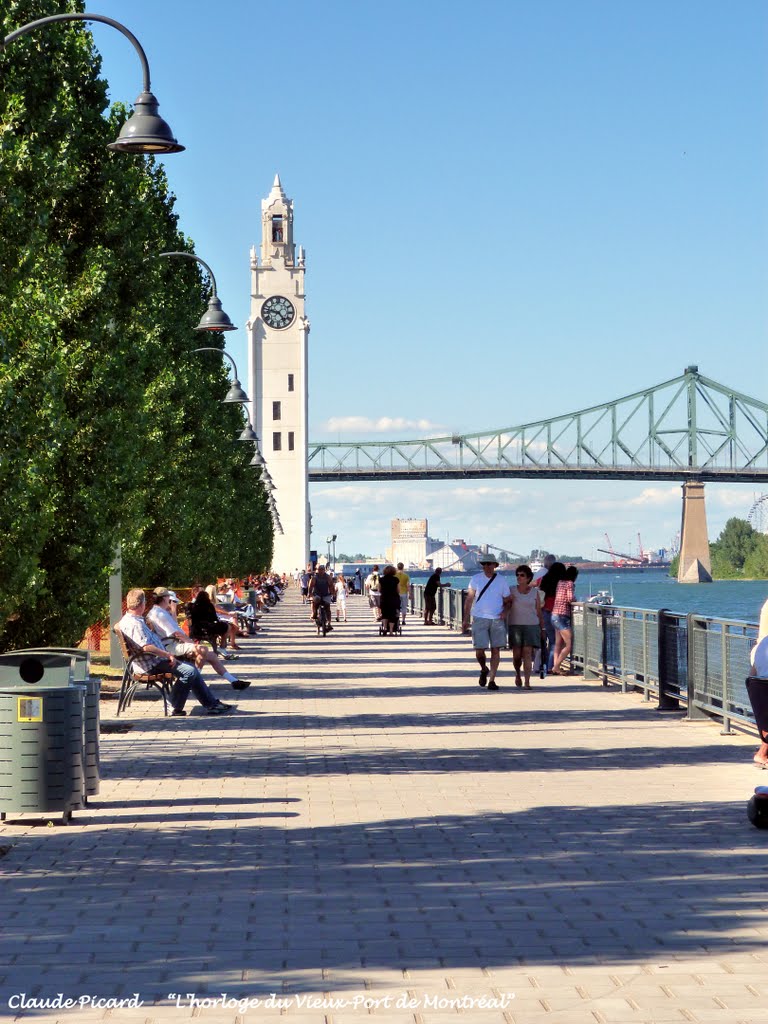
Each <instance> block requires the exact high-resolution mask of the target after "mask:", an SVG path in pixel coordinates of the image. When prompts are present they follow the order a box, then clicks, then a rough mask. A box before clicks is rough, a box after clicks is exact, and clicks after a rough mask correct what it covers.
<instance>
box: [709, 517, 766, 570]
mask: <svg viewBox="0 0 768 1024" xmlns="http://www.w3.org/2000/svg"><path fill="white" fill-rule="evenodd" d="M757 538H758V534H757V532H756V531H755V530H754V529H753V528H752V527H751V526H750V524H749V523H748V522H747V521H746V519H738V518H736V517H735V516H734V517H733V518H732V519H729V520H728V522H727V523H726V524H725V526H724V527H723V531H722V533H721V534H720V536H719V537H718V538H717V540H716V541H715V543H714V544H713V546H712V547H713V549H714V551H715V552H716V554H717V555H718V557H722V559H723V562H724V563H727V564H729V565H731V566H732V567H733V568H734V569H736V570H741V569H742V568H743V567H744V563H745V562H746V560H747V558H748V557H749V556H750V555H751V554H752V552H753V551H754V549H755V545H756V543H757Z"/></svg>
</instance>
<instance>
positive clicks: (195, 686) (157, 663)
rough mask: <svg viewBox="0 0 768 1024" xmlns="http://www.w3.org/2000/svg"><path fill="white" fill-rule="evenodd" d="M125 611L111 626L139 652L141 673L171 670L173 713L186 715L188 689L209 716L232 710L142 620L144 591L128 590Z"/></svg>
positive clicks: (137, 663) (138, 662)
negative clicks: (168, 649)
mask: <svg viewBox="0 0 768 1024" xmlns="http://www.w3.org/2000/svg"><path fill="white" fill-rule="evenodd" d="M125 604H126V608H127V611H126V613H125V615H124V616H123V617H122V619H120V621H119V622H118V623H117V624H116V625H115V629H118V630H119V631H120V632H121V633H123V634H124V635H125V636H127V637H128V638H129V639H131V640H132V641H133V642H134V644H136V646H137V647H140V648H141V649H142V652H143V653H142V654H141V655H139V657H138V658H137V659H136V665H137V666H138V668H140V669H141V671H142V672H147V673H157V672H173V674H174V676H175V677H176V681H175V682H174V684H173V688H172V690H171V704H172V706H173V714H174V715H176V716H183V715H186V711H185V710H184V705H185V704H186V702H187V697H188V696H189V691H190V690H191V691H192V692H193V693H194V695H195V696H196V697H197V699H198V701H199V702H200V703H201V704H202V705H203V707H204V708H205V710H206V713H207V714H209V715H224V714H226V713H227V712H228V711H232V710H234V708H233V705H232V704H223V703H222V702H221V701H220V700H217V699H216V697H214V695H213V694H212V693H211V691H210V689H209V688H208V686H207V685H206V683H205V680H204V679H203V677H202V675H201V674H200V670H199V669H197V668H195V666H194V665H190V664H189V662H186V661H178V660H177V659H176V657H174V655H172V654H169V652H168V651H166V649H165V647H164V646H163V641H162V638H161V637H159V636H158V635H157V633H153V632H152V630H151V629H150V628H149V626H148V625H147V623H146V622H145V621H144V608H145V606H146V598H145V596H144V591H143V590H140V589H138V588H136V589H134V590H129V591H128V594H127V595H126V598H125Z"/></svg>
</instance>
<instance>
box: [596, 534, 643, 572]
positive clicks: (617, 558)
mask: <svg viewBox="0 0 768 1024" xmlns="http://www.w3.org/2000/svg"><path fill="white" fill-rule="evenodd" d="M603 536H604V537H605V542H606V544H607V545H608V547H607V548H598V549H597V550H598V551H600V552H601V553H602V554H604V555H610V556H611V558H612V559H613V564H614V565H616V566H619V565H624V564H625V563H626V562H631V563H632V564H633V565H642V564H643V553H642V549H641V550H640V557H639V558H636V557H635V555H625V554H624V553H623V552H621V551H614V549H613V544H611V538H610V537H609V536H608V534H607V533H606V534H604V535H603ZM639 538H640V534H638V539H639Z"/></svg>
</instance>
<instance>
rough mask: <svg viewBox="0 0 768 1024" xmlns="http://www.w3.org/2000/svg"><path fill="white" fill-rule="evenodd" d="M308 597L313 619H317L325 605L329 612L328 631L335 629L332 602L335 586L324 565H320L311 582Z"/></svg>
mask: <svg viewBox="0 0 768 1024" xmlns="http://www.w3.org/2000/svg"><path fill="white" fill-rule="evenodd" d="M307 597H308V598H309V600H310V601H311V602H312V618H313V619H315V618H317V612H318V609H319V607H320V605H321V604H325V606H326V611H327V621H328V626H327V629H328V631H329V632H330V631H331V630H332V629H333V626H332V625H331V624H330V622H331V600H332V599H333V584H332V583H331V580H330V577H329V576H328V573H327V572H326V571H325V566H324V565H318V567H317V572H316V573H315V575H314V576H313V577H312V579H311V580H310V581H309V589H308V590H307Z"/></svg>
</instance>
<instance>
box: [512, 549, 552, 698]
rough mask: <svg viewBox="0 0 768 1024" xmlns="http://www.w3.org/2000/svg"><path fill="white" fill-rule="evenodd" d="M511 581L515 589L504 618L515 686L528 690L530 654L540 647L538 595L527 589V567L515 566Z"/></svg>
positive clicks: (531, 658)
mask: <svg viewBox="0 0 768 1024" xmlns="http://www.w3.org/2000/svg"><path fill="white" fill-rule="evenodd" d="M515 577H516V579H517V586H516V587H512V607H511V608H510V610H509V612H508V614H507V627H508V630H509V646H510V647H511V648H512V663H513V664H514V666H515V686H522V687H523V688H524V689H526V690H530V688H531V665H532V664H533V652H534V650H535V649H536V648H537V647H541V634H542V631H543V629H544V623H543V620H542V617H541V591H540V590H539V588H538V587H534V586H532V585H531V581H532V580H533V573H532V572H531V567H530V566H528V565H518V567H517V569H515ZM521 669H522V675H521V672H520V670H521ZM523 680H525V681H523Z"/></svg>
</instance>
